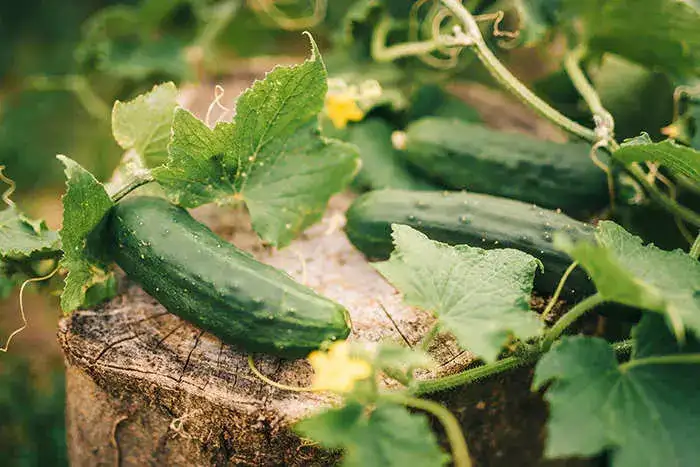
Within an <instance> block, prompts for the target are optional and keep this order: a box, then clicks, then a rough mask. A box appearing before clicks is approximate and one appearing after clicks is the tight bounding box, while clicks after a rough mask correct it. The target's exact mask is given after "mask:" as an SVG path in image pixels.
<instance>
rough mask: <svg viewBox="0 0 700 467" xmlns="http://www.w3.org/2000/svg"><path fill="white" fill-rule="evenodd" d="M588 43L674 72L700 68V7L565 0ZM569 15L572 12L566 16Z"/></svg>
mask: <svg viewBox="0 0 700 467" xmlns="http://www.w3.org/2000/svg"><path fill="white" fill-rule="evenodd" d="M566 2H567V3H568V4H569V5H568V6H567V8H569V11H568V12H567V13H568V14H569V15H571V14H572V13H573V14H576V13H580V14H581V18H582V20H583V22H584V25H585V36H586V37H585V39H586V40H587V41H588V42H589V43H590V45H591V47H592V48H594V49H596V50H600V51H609V52H614V53H617V54H619V55H622V56H624V57H626V58H629V59H630V60H632V61H635V62H638V63H640V64H642V65H645V66H648V67H650V68H660V69H663V70H665V71H667V72H669V73H671V74H673V75H676V76H688V75H695V74H697V73H698V72H700V9H698V7H697V5H693V4H691V3H689V2H687V1H685V0H591V1H586V2H580V1H578V0H566ZM569 17H570V16H569Z"/></svg>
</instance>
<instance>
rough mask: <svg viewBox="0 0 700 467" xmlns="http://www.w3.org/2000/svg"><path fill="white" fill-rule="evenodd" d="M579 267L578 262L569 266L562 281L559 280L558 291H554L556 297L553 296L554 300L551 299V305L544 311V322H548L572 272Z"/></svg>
mask: <svg viewBox="0 0 700 467" xmlns="http://www.w3.org/2000/svg"><path fill="white" fill-rule="evenodd" d="M577 267H578V261H574V262H573V263H571V265H569V267H568V268H566V271H564V274H563V275H562V276H561V279H560V280H559V285H557V289H556V290H555V291H554V295H552V298H550V299H549V303H548V304H547V307H546V308H545V309H544V311H543V312H542V320H543V321H544V320H546V319H547V316H548V315H549V313H550V312H551V311H552V308H554V305H556V303H557V300H559V295H561V291H562V289H563V288H564V284H566V280H567V279H568V278H569V276H570V275H571V273H572V272H574V269H576V268H577Z"/></svg>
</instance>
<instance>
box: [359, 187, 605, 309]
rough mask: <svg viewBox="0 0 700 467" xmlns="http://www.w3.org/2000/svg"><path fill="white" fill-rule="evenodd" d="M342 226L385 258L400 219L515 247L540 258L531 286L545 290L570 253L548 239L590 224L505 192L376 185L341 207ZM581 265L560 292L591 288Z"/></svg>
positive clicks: (460, 238)
mask: <svg viewBox="0 0 700 467" xmlns="http://www.w3.org/2000/svg"><path fill="white" fill-rule="evenodd" d="M346 215H347V224H346V226H345V231H346V234H347V236H348V238H349V239H350V241H351V242H352V243H353V245H355V247H356V248H357V249H358V250H360V251H361V252H363V253H364V254H365V255H366V256H367V257H369V258H370V259H386V258H388V257H389V255H390V253H391V251H392V249H393V245H392V242H391V224H394V223H395V224H405V225H409V226H411V227H413V228H415V229H417V230H420V231H421V232H423V233H425V234H426V235H428V237H430V238H431V239H433V240H437V241H440V242H444V243H449V244H451V245H457V244H467V245H471V246H477V247H481V248H515V249H518V250H522V251H525V252H527V253H529V254H531V255H532V256H534V257H536V258H538V259H540V261H542V264H543V265H544V271H543V272H542V273H538V274H537V276H536V277H535V290H536V291H537V292H539V293H541V294H545V295H547V294H551V293H552V292H553V291H554V289H555V288H556V286H557V284H558V283H559V280H560V279H561V276H562V274H563V273H564V271H565V270H566V268H568V267H569V265H570V264H571V263H572V260H571V258H569V256H568V255H567V254H565V253H562V252H560V251H558V250H556V249H555V248H554V246H553V245H552V237H553V235H554V234H555V233H556V232H563V233H565V234H567V235H568V236H569V237H571V238H572V239H573V240H580V239H591V241H593V240H592V239H593V232H594V229H593V227H592V226H590V225H588V224H584V223H582V222H579V221H576V220H574V219H571V218H570V217H567V216H565V215H564V214H560V213H557V212H555V211H549V210H546V209H542V208H540V207H537V206H535V205H532V204H526V203H522V202H520V201H514V200H510V199H506V198H498V197H495V196H489V195H481V194H476V193H465V192H417V191H405V190H380V191H372V192H369V193H366V194H364V195H362V196H360V197H359V198H357V199H356V200H355V201H354V202H353V204H352V206H351V207H350V209H349V210H348V211H347V214H346ZM593 290H594V289H593V287H592V283H591V282H590V280H589V279H588V277H587V276H586V274H585V272H584V271H583V270H582V269H580V268H579V269H576V270H575V271H574V273H573V274H572V275H571V276H570V277H569V280H568V281H567V282H566V289H565V292H566V294H565V295H566V296H567V297H573V296H579V295H583V296H585V294H587V293H589V292H593Z"/></svg>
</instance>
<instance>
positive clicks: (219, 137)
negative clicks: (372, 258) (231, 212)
mask: <svg viewBox="0 0 700 467" xmlns="http://www.w3.org/2000/svg"><path fill="white" fill-rule="evenodd" d="M311 44H312V55H311V58H310V59H309V60H307V61H306V62H304V63H303V64H302V65H299V66H293V67H277V68H275V69H274V70H273V71H272V72H270V73H269V74H268V75H267V77H266V78H265V79H264V80H263V81H258V82H256V83H255V84H254V85H253V87H252V88H250V89H249V90H248V91H246V92H245V93H244V94H242V95H241V96H240V98H239V99H238V103H237V110H236V112H237V114H236V117H235V119H234V121H233V122H231V123H219V124H218V125H217V126H216V127H215V128H214V129H213V130H211V129H209V128H208V127H207V126H206V125H204V123H202V122H201V121H199V120H197V119H196V118H195V117H194V116H192V115H191V114H189V113H188V112H186V111H184V110H178V111H177V112H176V114H175V119H174V121H173V131H172V137H171V142H170V145H169V149H168V151H169V158H168V162H167V164H166V165H165V166H164V167H162V168H157V169H156V170H155V171H154V175H155V177H156V180H158V182H159V183H160V184H161V185H162V186H163V188H165V190H166V192H167V193H168V195H169V196H170V198H171V199H172V200H173V201H174V202H175V203H177V204H180V205H182V206H184V207H195V206H199V205H201V204H205V203H210V202H216V203H219V204H227V203H235V202H238V201H240V200H242V201H245V203H246V205H247V207H248V210H249V212H250V215H251V219H252V223H253V228H254V229H255V231H256V232H257V233H258V234H259V235H260V237H261V238H262V239H263V240H265V241H267V242H269V243H271V244H274V245H277V246H285V245H287V244H288V243H289V242H290V241H291V240H292V239H293V238H294V237H295V236H296V235H297V234H298V233H300V232H301V231H302V230H304V229H305V228H306V227H308V226H309V225H311V224H313V223H314V222H316V221H318V220H319V219H320V218H321V216H322V214H323V211H324V210H325V206H326V204H327V203H328V199H329V198H330V196H331V195H333V194H334V193H337V192H339V191H340V190H342V189H343V188H344V187H345V186H347V184H348V183H349V182H350V181H351V179H352V178H353V176H354V175H355V172H356V171H357V169H358V168H359V159H358V156H357V150H356V149H355V148H354V146H351V145H349V144H345V143H342V142H338V141H333V140H327V139H324V138H322V137H321V136H320V135H319V130H318V119H317V115H318V113H319V112H320V111H321V109H322V107H323V103H324V99H325V95H326V91H327V85H326V71H325V67H324V64H323V61H322V59H321V56H320V54H319V52H318V48H317V47H316V44H315V42H313V39H312V40H311Z"/></svg>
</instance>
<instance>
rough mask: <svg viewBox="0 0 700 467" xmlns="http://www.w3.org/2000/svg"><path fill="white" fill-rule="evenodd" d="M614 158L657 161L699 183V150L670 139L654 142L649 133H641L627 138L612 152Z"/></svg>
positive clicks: (632, 160) (630, 160)
mask: <svg viewBox="0 0 700 467" xmlns="http://www.w3.org/2000/svg"><path fill="white" fill-rule="evenodd" d="M613 156H614V157H615V159H617V160H619V161H621V162H624V163H625V164H629V163H630V162H644V161H650V162H658V163H659V164H662V165H665V166H666V167H668V168H669V169H671V170H672V171H674V172H676V173H678V174H681V175H685V176H686V177H688V178H690V179H691V180H693V181H694V182H695V183H698V184H700V152H698V151H696V150H695V149H693V148H689V147H685V146H681V145H679V144H676V143H674V142H673V141H671V140H666V141H662V142H660V143H654V142H652V141H651V138H649V135H647V134H646V133H643V134H642V135H641V136H638V137H636V138H632V139H628V140H626V141H625V142H624V143H622V145H621V146H620V149H618V150H617V151H615V152H614V153H613Z"/></svg>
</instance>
